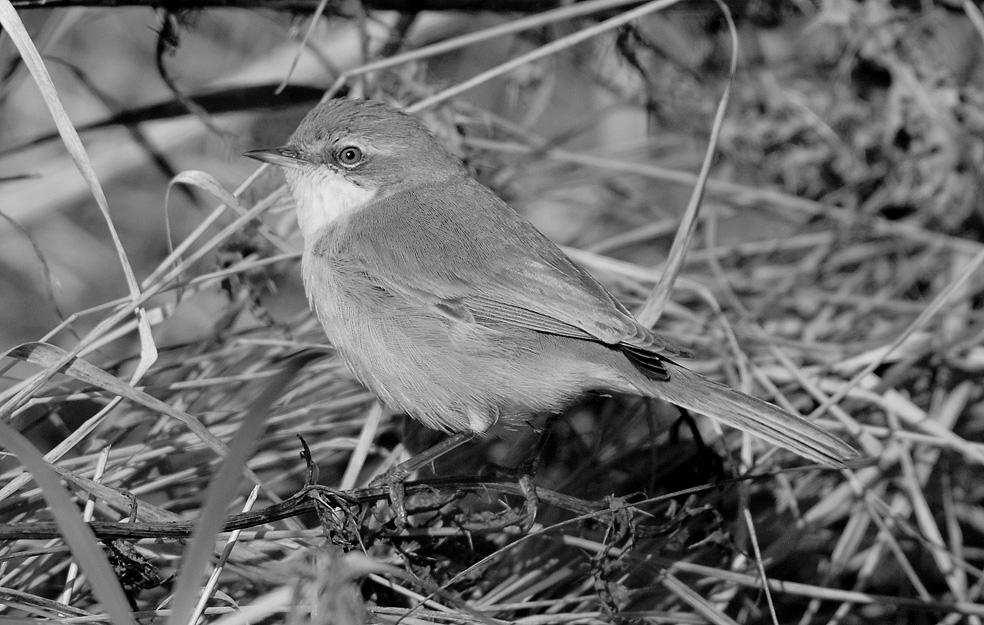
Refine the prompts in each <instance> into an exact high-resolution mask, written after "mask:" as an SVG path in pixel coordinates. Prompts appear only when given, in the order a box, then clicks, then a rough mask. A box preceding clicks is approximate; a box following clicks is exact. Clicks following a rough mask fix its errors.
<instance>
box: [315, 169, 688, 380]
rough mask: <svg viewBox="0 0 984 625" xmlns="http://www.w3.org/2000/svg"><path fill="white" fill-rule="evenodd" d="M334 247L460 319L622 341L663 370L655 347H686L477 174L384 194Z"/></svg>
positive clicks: (318, 249) (351, 220) (386, 283)
mask: <svg viewBox="0 0 984 625" xmlns="http://www.w3.org/2000/svg"><path fill="white" fill-rule="evenodd" d="M330 247H331V248H332V249H328V243H327V242H318V243H316V244H315V246H314V247H313V248H312V252H313V253H314V254H322V255H327V254H331V253H337V254H340V255H342V256H344V257H345V262H346V263H349V264H351V263H355V264H357V265H358V267H359V271H360V272H363V273H364V274H365V275H366V276H367V277H370V278H371V279H372V280H373V281H374V282H375V283H376V284H377V285H378V286H380V287H381V288H384V289H386V290H387V291H390V292H393V293H399V294H402V295H403V296H405V297H410V298H413V299H414V300H418V301H422V302H426V303H428V304H430V305H432V306H434V307H436V308H438V309H439V310H442V311H445V312H446V313H447V314H449V315H452V316H455V317H458V318H464V319H468V320H474V321H475V322H477V323H494V324H508V325H513V326H517V327H522V328H526V329H529V330H534V331H536V332H544V333H549V334H556V335H561V336H569V337H572V338H578V339H586V340H592V341H598V342H602V343H605V344H608V345H612V346H619V347H622V348H623V349H624V350H625V351H626V354H627V355H628V356H629V357H630V358H632V359H633V361H636V360H637V358H635V357H633V354H636V356H637V357H638V359H639V362H637V364H638V365H639V366H640V367H643V368H648V367H651V368H652V371H651V373H652V374H653V375H657V376H658V375H660V374H661V372H662V368H661V366H659V363H658V358H656V357H655V356H656V352H665V353H668V354H677V353H680V352H681V350H679V349H677V348H675V347H674V346H673V345H672V344H671V343H670V342H669V341H667V340H665V339H663V338H662V337H660V336H659V335H657V334H655V333H653V332H652V331H650V330H649V329H648V328H646V327H644V326H642V325H641V324H639V322H637V321H636V320H635V319H634V318H633V317H632V315H631V314H630V313H629V312H628V311H627V310H626V309H625V307H624V306H622V305H621V304H620V303H619V302H618V301H617V300H616V299H615V298H614V297H613V296H612V295H611V294H610V293H609V292H608V291H607V290H606V289H605V288H604V287H603V286H602V285H601V284H599V283H598V281H597V280H595V279H594V278H592V277H591V276H590V275H589V274H588V273H587V272H586V271H584V270H583V269H581V268H580V267H579V266H577V265H576V264H574V263H573V262H572V261H571V260H570V259H569V258H568V257H567V256H566V255H564V253H563V252H561V251H560V249H559V248H557V246H556V245H554V244H553V243H552V242H551V241H550V240H549V239H547V238H546V237H545V236H543V234H541V233H540V232H539V231H538V230H536V228H534V227H533V226H532V225H531V224H530V223H529V222H527V221H526V220H524V219H523V218H521V217H520V216H519V215H518V214H517V213H516V212H515V211H513V209H512V208H510V207H509V206H508V205H506V204H505V203H504V202H503V201H502V200H500V199H499V198H498V197H497V196H496V195H495V194H493V193H492V192H491V191H489V190H488V189H486V188H485V187H483V186H481V185H480V184H478V183H477V182H475V181H474V180H472V179H471V178H466V177H462V178H454V179H452V180H451V181H449V182H448V184H446V185H425V186H419V187H414V188H411V189H408V190H404V191H400V192H397V193H395V194H393V195H389V196H386V197H384V198H382V199H380V200H377V201H375V202H373V203H372V204H371V205H370V206H368V207H366V208H364V209H362V210H360V211H358V212H356V213H354V214H352V215H351V216H349V217H348V220H347V222H346V223H345V224H344V225H342V226H340V229H339V231H338V232H336V233H334V234H333V236H332V241H331V244H330ZM647 366H648V367H647Z"/></svg>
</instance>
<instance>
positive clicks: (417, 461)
mask: <svg viewBox="0 0 984 625" xmlns="http://www.w3.org/2000/svg"><path fill="white" fill-rule="evenodd" d="M473 438H475V435H474V434H473V433H471V432H459V433H457V434H454V435H452V436H449V437H448V438H446V439H444V440H443V441H441V442H440V443H438V444H436V445H433V446H431V447H428V448H427V449H425V450H424V451H422V452H420V453H419V454H416V455H414V456H412V457H411V458H409V459H407V460H404V461H403V462H401V463H400V464H398V465H396V466H395V467H391V468H390V469H388V470H387V471H386V472H385V473H383V474H382V475H378V476H376V477H375V478H373V480H372V481H371V482H370V483H369V485H370V486H384V485H385V486H386V487H387V488H388V489H389V497H390V503H392V505H393V509H394V511H395V512H396V520H397V524H398V525H400V526H403V525H406V522H407V510H406V507H405V506H404V500H405V499H406V497H405V492H404V488H403V482H404V481H406V479H407V476H409V475H410V474H411V473H413V472H414V471H416V470H417V469H420V468H422V467H424V466H427V465H428V464H430V463H432V462H434V461H435V460H437V459H438V458H440V457H441V456H443V455H444V454H446V453H448V452H449V451H452V450H454V449H457V448H458V447H461V446H462V445H464V444H465V443H467V442H468V441H470V440H472V439H473Z"/></svg>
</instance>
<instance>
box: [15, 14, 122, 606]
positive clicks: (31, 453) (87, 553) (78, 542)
mask: <svg viewBox="0 0 984 625" xmlns="http://www.w3.org/2000/svg"><path fill="white" fill-rule="evenodd" d="M0 11H2V9H0ZM0 444H2V445H3V446H4V447H6V448H7V449H8V450H10V452H11V453H13V454H14V456H16V457H17V459H18V460H19V461H20V463H21V464H23V465H24V468H25V469H27V470H28V471H29V472H30V474H31V476H32V477H33V478H34V481H35V482H36V483H37V484H38V486H39V487H40V488H41V494H42V495H43V496H44V499H45V502H47V504H48V509H49V510H50V511H51V515H52V516H53V517H54V518H55V521H56V522H57V523H58V528H59V529H60V530H61V534H62V538H64V540H65V542H66V543H68V546H69V548H70V549H71V550H72V555H73V556H75V560H76V561H77V562H78V565H79V568H81V569H82V570H83V571H84V572H85V575H86V578H87V579H88V580H89V585H90V586H91V587H92V592H93V593H95V595H96V597H97V598H98V599H99V602H100V603H101V604H102V607H103V609H104V610H106V612H107V613H108V614H109V616H110V618H111V619H112V622H113V623H114V624H115V625H136V621H135V620H134V618H133V613H132V612H131V611H130V604H129V602H128V601H127V598H126V595H125V594H124V593H123V588H122V587H121V586H120V583H119V580H118V579H117V578H116V573H115V572H114V571H113V567H111V566H110V564H109V560H107V559H106V554H105V553H103V550H102V549H101V548H100V547H99V543H98V541H97V540H96V535H95V534H94V533H92V529H90V528H89V526H88V525H86V524H85V522H84V521H83V520H82V516H81V515H80V514H79V509H78V507H77V506H76V505H75V503H74V501H73V500H72V496H71V495H70V494H69V492H68V490H67V489H66V488H65V487H64V486H62V484H61V480H59V478H58V476H57V475H56V474H55V472H54V471H52V470H51V468H50V467H49V466H48V463H47V462H45V461H44V458H43V457H42V456H41V453H40V452H38V450H37V449H35V447H34V445H32V444H31V443H30V441H28V440H27V438H25V437H24V435H22V434H21V433H20V432H18V431H17V430H15V429H14V428H12V427H11V426H10V425H8V424H7V423H6V422H4V421H3V420H0Z"/></svg>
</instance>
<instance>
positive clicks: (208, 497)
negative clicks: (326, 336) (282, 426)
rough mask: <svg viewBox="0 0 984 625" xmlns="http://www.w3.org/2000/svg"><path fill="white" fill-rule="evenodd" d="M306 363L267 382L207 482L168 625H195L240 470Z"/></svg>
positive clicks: (291, 365) (300, 360) (294, 365)
mask: <svg viewBox="0 0 984 625" xmlns="http://www.w3.org/2000/svg"><path fill="white" fill-rule="evenodd" d="M306 362H307V359H305V358H294V359H292V360H290V361H288V362H287V363H286V364H285V365H284V367H283V370H282V371H280V372H279V373H278V374H277V375H275V376H274V377H273V378H271V379H270V382H269V383H268V384H267V385H266V387H265V388H264V390H263V392H262V393H261V394H260V396H259V397H257V398H256V400H255V401H254V402H253V404H252V407H251V408H250V410H249V412H247V413H246V415H245V416H244V417H243V421H242V424H241V425H240V427H239V429H238V430H237V432H236V436H235V438H234V439H233V440H232V443H230V445H229V453H228V454H227V455H226V457H225V458H224V459H223V462H222V466H221V467H220V468H219V471H218V473H216V475H215V477H214V478H213V479H212V481H211V482H210V483H209V486H208V490H207V491H206V493H205V506H204V508H202V512H201V516H200V517H199V519H198V522H197V524H196V525H195V533H194V534H193V535H192V538H191V540H190V541H189V542H188V546H187V547H186V549H185V551H184V558H183V564H182V569H181V574H180V575H179V576H178V580H177V582H176V584H175V590H174V599H173V601H172V605H173V611H172V612H171V614H170V615H168V619H167V623H168V625H185V624H186V623H188V624H189V625H194V620H190V619H191V617H192V614H193V612H194V610H195V606H196V605H197V604H198V598H199V597H200V596H201V592H200V590H199V588H200V584H201V575H202V573H203V572H204V571H205V567H206V565H207V564H208V562H209V561H210V560H211V559H212V553H213V551H214V548H215V536H216V534H218V533H219V529H220V528H221V527H222V524H223V522H224V521H225V515H226V506H228V504H229V502H230V501H232V498H233V497H234V496H235V494H236V492H238V490H239V482H240V480H241V478H242V475H243V468H244V467H245V465H246V460H247V459H248V458H249V455H250V453H251V452H252V451H253V448H254V447H255V445H256V442H257V440H258V439H259V437H260V434H261V433H262V432H263V429H264V428H265V427H266V422H267V417H268V411H269V409H270V406H272V405H273V403H274V402H275V401H276V400H277V398H278V397H280V395H282V394H283V390H284V389H285V388H286V387H287V385H288V384H290V382H291V381H292V380H293V379H294V377H295V376H296V375H297V373H298V372H299V371H300V370H301V368H302V367H303V366H304V364H305V363H306Z"/></svg>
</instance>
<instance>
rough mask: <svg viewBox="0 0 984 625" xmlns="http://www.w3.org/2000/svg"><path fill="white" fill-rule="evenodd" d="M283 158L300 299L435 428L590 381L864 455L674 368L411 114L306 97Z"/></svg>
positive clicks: (478, 419)
mask: <svg viewBox="0 0 984 625" xmlns="http://www.w3.org/2000/svg"><path fill="white" fill-rule="evenodd" d="M246 156H249V157H251V158H255V159H257V160H261V161H265V162H267V163H272V164H275V165H279V166H280V167H282V168H283V170H284V173H285V175H286V178H287V184H288V186H289V187H290V190H291V192H292V194H293V196H294V199H295V201H296V203H297V219H298V223H299V225H300V229H301V233H302V235H303V238H304V254H303V260H302V266H301V267H302V272H303V276H304V286H305V290H306V292H307V296H308V299H309V301H310V303H311V307H312V308H313V309H314V311H315V313H316V314H317V316H318V318H319V319H320V320H321V323H322V325H323V326H324V330H325V332H326V333H327V335H328V338H329V340H330V341H331V343H332V344H333V345H334V346H335V348H336V349H337V351H338V353H339V354H340V355H341V357H342V358H343V359H344V360H345V361H346V362H347V363H348V365H349V366H350V367H351V369H352V370H353V372H354V373H355V375H356V376H357V377H358V378H359V380H360V381H361V382H362V383H363V384H365V385H366V386H367V387H369V388H370V389H371V390H372V391H374V392H375V393H376V394H378V395H379V397H380V398H381V399H382V400H383V401H384V402H385V403H386V404H388V405H389V406H390V407H392V408H395V409H398V410H401V411H404V412H406V413H407V414H409V415H410V416H411V417H414V418H415V419H418V420H419V421H420V422H422V423H423V424H424V425H427V426H429V427H431V428H435V429H439V430H444V431H446V432H451V433H474V434H481V433H484V432H486V431H487V430H489V428H491V427H492V426H493V425H495V424H497V423H498V424H499V425H505V426H510V425H520V424H522V423H525V422H526V421H527V419H528V418H529V417H530V416H532V415H537V414H547V413H555V412H558V411H560V410H562V409H563V408H564V407H565V406H566V405H568V404H569V403H570V402H572V401H573V400H575V399H576V398H578V397H579V396H581V395H583V394H585V393H587V392H590V391H597V392H614V393H626V394H633V395H642V396H646V397H659V398H662V399H664V400H666V401H669V402H671V403H673V404H676V405H678V406H681V407H683V408H686V409H689V410H693V411H694V412H698V413H700V414H703V415H706V416H708V417H711V418H713V419H716V420H718V421H720V422H722V423H725V424H727V425H730V426H732V427H735V428H738V429H740V430H744V431H746V432H749V433H751V434H754V435H755V436H758V437H760V438H762V439H765V440H766V441H769V442H771V443H774V444H776V445H779V446H781V447H785V448H787V449H790V450H792V451H794V452H796V453H798V454H800V455H802V456H805V457H806V458H809V459H811V460H814V461H816V462H821V463H823V464H826V465H831V466H843V462H844V461H846V460H849V459H851V458H854V457H855V456H856V455H857V454H856V452H855V450H854V449H853V448H851V447H850V446H849V445H847V444H845V443H844V442H843V441H841V440H840V439H838V438H837V437H835V436H833V435H831V434H829V433H827V432H825V431H824V430H822V429H820V428H819V427H817V426H815V425H813V424H812V423H810V422H809V421H807V420H805V419H803V418H801V417H798V416H795V415H793V414H790V413H788V412H786V411H784V410H781V409H779V408H778V407H776V406H774V405H772V404H769V403H767V402H764V401H761V400H759V399H755V398H754V397H751V396H749V395H745V394H743V393H740V392H738V391H735V390H733V389H731V388H728V387H726V386H723V385H721V384H718V383H716V382H713V381H711V380H708V379H706V378H704V377H702V376H700V375H698V374H696V373H694V372H693V371H690V370H689V369H687V368H685V367H683V366H681V365H679V364H677V363H676V362H674V361H672V360H670V359H669V358H667V357H666V356H665V355H664V354H665V353H670V354H673V353H674V351H673V348H672V347H671V345H670V343H669V342H668V341H666V340H664V339H663V338H662V337H660V336H658V335H657V334H655V333H653V332H652V331H651V330H650V329H649V328H646V327H644V326H642V325H641V324H640V323H639V322H638V321H636V320H635V319H634V318H633V317H632V315H631V314H630V313H629V311H628V310H627V309H626V308H625V307H624V306H622V305H621V304H620V303H619V302H618V301H617V300H616V299H615V298H614V297H613V296H612V295H611V293H609V292H608V291H607V290H606V289H605V287H603V286H602V285H601V284H600V283H599V282H597V281H596V280H595V279H594V278H593V277H591V276H590V275H589V274H588V273H587V272H586V271H584V270H583V269H582V268H581V267H579V266H578V265H576V264H575V263H574V262H573V261H571V260H570V259H569V258H568V257H567V256H566V255H565V254H564V253H563V252H562V251H561V250H560V249H559V248H558V247H557V246H556V245H554V244H553V243H552V242H551V241H550V240H549V239H547V238H546V237H545V236H544V235H543V234H541V233H540V232H539V231H538V230H536V228H534V227H533V225H532V224H530V223H529V222H528V221H526V220H525V219H523V218H522V217H521V216H520V215H519V214H517V213H516V212H515V211H514V210H513V209H512V208H511V207H509V206H508V205H507V204H506V203H505V202H503V201H502V200H501V199H500V198H499V197H497V196H496V195H495V194H494V193H493V192H492V191H490V190H489V189H488V188H486V187H485V186H483V185H482V184H481V183H479V182H478V181H477V180H475V179H474V178H473V177H472V176H471V175H470V173H469V172H468V170H467V169H466V168H465V166H464V165H463V164H462V163H461V161H459V160H458V159H457V158H456V157H455V156H453V155H452V154H451V153H449V152H448V151H447V150H446V149H445V148H444V147H443V146H442V145H441V144H440V143H439V142H438V141H437V140H436V139H435V138H434V137H433V136H432V135H431V133H430V132H429V131H428V130H427V128H426V127H425V126H424V125H423V123H421V122H420V121H419V120H418V119H416V118H415V117H411V116H409V115H406V114H404V113H401V112H399V111H397V110H395V109H393V108H390V107H389V106H387V105H385V104H382V103H380V102H374V101H369V100H361V101H359V100H331V101H328V102H325V103H322V104H319V105H318V106H317V107H315V108H314V109H313V110H312V111H311V112H310V113H308V115H307V116H306V117H305V118H304V120H303V121H302V122H301V124H300V126H298V128H297V130H296V131H295V132H294V134H293V135H292V136H291V137H290V139H289V140H288V142H287V145H286V146H284V147H280V148H272V149H260V150H251V151H249V152H247V153H246Z"/></svg>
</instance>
